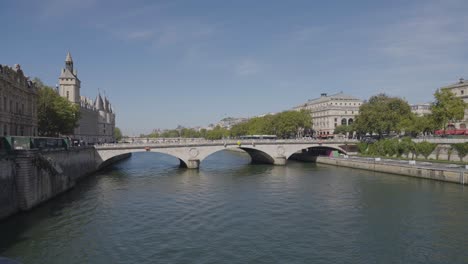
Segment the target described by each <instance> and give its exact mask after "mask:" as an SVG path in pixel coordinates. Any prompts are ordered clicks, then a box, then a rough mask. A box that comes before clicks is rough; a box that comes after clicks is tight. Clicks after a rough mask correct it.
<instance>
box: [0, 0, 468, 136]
mask: <svg viewBox="0 0 468 264" xmlns="http://www.w3.org/2000/svg"><path fill="white" fill-rule="evenodd" d="M0 2H1V3H0V17H1V18H2V19H1V21H2V22H1V28H2V29H1V31H0V36H1V37H0V64H7V65H13V64H16V63H18V64H20V65H21V67H22V69H23V71H24V72H25V74H26V75H28V76H31V77H39V78H40V79H42V80H43V82H45V83H46V84H48V85H51V86H55V84H56V83H57V78H58V76H59V74H60V70H61V68H63V67H64V60H65V56H66V53H67V51H70V53H71V54H72V57H73V60H74V67H75V69H77V70H78V77H79V78H80V80H81V82H82V87H81V95H85V96H88V97H91V98H95V97H96V94H97V93H98V89H99V90H100V91H101V93H103V94H104V93H105V94H106V95H107V97H108V98H109V100H110V101H111V103H112V105H113V107H114V109H115V111H116V115H117V121H116V123H117V126H118V127H120V128H121V129H122V130H123V132H124V134H126V135H139V134H140V133H149V132H151V130H152V129H154V128H175V127H176V126H177V125H183V126H188V127H190V126H198V125H201V126H206V125H208V124H210V123H216V122H217V121H219V120H220V119H222V118H224V117H229V116H233V117H250V116H255V115H259V114H264V113H268V112H279V111H283V110H288V109H291V108H292V107H294V106H296V105H299V104H301V103H304V102H306V101H307V100H308V99H312V98H316V97H319V96H320V94H321V93H328V94H333V93H338V92H344V93H346V94H350V95H354V96H356V97H358V98H361V99H368V98H369V97H370V96H372V95H375V94H378V93H387V94H388V95H391V96H399V97H402V98H404V99H406V100H408V102H409V103H424V102H429V101H431V100H432V98H433V93H434V92H435V90H436V89H437V88H439V87H441V86H445V85H448V84H452V83H455V82H456V81H457V80H458V79H459V78H461V77H464V78H466V79H468V72H467V70H468V69H467V65H468V64H467V62H468V16H467V15H466V14H467V13H468V12H467V11H468V1H466V0H442V1H434V0H421V1H418V0H415V1H407V0H392V1H359V0H356V1H347V0H342V1H334V0H328V1H312V0H305V1H300V0H297V1H296V0H289V1H275V0H258V1H251V0H248V1H244V0H236V1H218V0H212V1H209V0H191V1H189V0H186V1H178V0H170V1H139V0H134V1H121V0H115V1H107V0H103V1H101V0H79V1H78V0H41V1H25V0H15V1H7V0H0Z"/></svg>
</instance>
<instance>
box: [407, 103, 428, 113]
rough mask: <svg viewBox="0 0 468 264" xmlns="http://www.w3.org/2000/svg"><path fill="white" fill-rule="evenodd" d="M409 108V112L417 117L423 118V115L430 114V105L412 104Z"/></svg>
mask: <svg viewBox="0 0 468 264" xmlns="http://www.w3.org/2000/svg"><path fill="white" fill-rule="evenodd" d="M410 106H411V112H413V114H415V115H417V116H424V115H429V114H430V113H431V104H430V103H425V104H412V105H410Z"/></svg>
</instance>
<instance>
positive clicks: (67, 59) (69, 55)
mask: <svg viewBox="0 0 468 264" xmlns="http://www.w3.org/2000/svg"><path fill="white" fill-rule="evenodd" d="M65 61H66V62H73V59H72V56H71V54H70V52H67V58H66V59H65Z"/></svg>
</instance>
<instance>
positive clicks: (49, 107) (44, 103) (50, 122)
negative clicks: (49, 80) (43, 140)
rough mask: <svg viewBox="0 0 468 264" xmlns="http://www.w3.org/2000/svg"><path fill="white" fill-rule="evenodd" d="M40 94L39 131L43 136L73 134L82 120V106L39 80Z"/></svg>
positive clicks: (38, 110) (38, 109)
mask: <svg viewBox="0 0 468 264" xmlns="http://www.w3.org/2000/svg"><path fill="white" fill-rule="evenodd" d="M36 80H38V79H36ZM37 85H38V87H39V96H38V98H39V99H38V108H37V117H38V132H39V135H41V136H47V137H57V136H59V135H70V134H73V132H74V131H73V130H74V129H75V128H76V127H77V126H78V121H79V120H80V108H79V106H78V105H76V104H73V103H71V102H69V101H68V100H67V99H65V98H63V97H61V96H60V95H58V94H57V92H56V91H55V90H54V89H53V88H51V87H47V86H45V85H43V84H42V82H40V80H39V82H37Z"/></svg>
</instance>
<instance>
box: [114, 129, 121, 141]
mask: <svg viewBox="0 0 468 264" xmlns="http://www.w3.org/2000/svg"><path fill="white" fill-rule="evenodd" d="M114 138H115V140H116V141H120V140H121V139H122V131H120V128H118V127H116V128H114Z"/></svg>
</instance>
